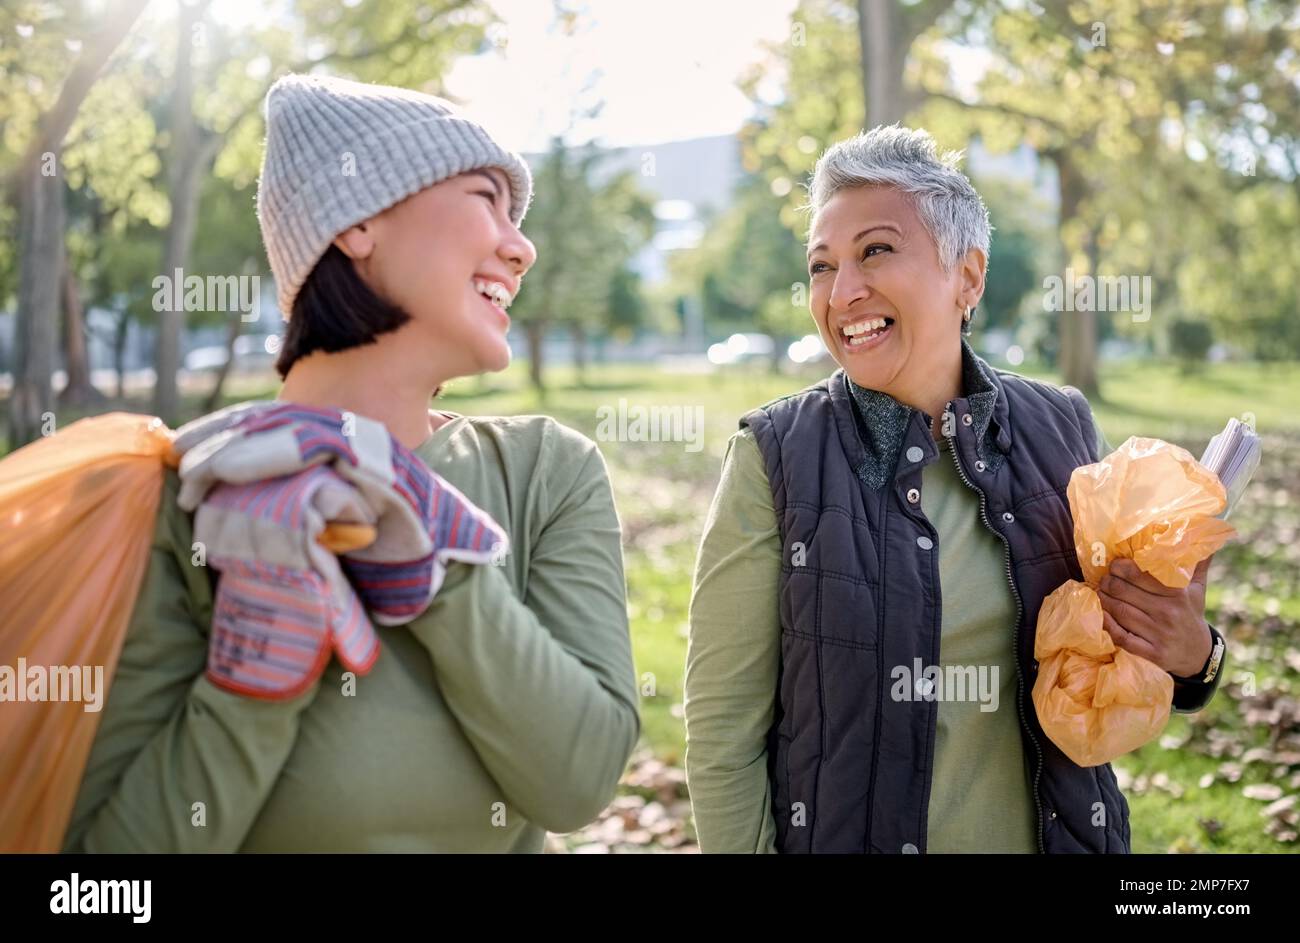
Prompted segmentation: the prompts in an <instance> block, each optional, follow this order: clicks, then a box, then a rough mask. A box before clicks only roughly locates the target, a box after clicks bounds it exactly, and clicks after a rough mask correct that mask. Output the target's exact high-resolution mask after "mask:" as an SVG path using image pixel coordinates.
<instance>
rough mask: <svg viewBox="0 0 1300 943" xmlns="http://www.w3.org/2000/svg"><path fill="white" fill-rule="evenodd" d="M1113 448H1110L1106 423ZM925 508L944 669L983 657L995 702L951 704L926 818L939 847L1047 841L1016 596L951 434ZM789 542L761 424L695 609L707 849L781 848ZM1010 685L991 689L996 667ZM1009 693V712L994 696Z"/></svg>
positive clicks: (739, 439)
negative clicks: (775, 733)
mask: <svg viewBox="0 0 1300 943" xmlns="http://www.w3.org/2000/svg"><path fill="white" fill-rule="evenodd" d="M1097 436H1098V447H1099V448H1100V449H1101V451H1100V453H1099V454H1101V455H1105V454H1107V453H1108V452H1110V451H1111V448H1110V445H1109V443H1107V442H1106V439H1105V436H1104V435H1103V434H1102V432H1101V429H1100V427H1098V429H1097ZM939 445H940V446H941V454H940V456H939V459H938V460H937V461H935V462H931V463H930V464H929V465H927V466H926V467H925V468H924V469H923V470H922V473H921V476H922V484H921V488H920V491H921V509H922V511H923V512H924V513H925V515H926V517H927V518H928V519H929V520H930V523H931V524H933V525H934V528H935V530H936V531H937V532H938V534H939V540H938V547H939V583H940V586H941V593H942V601H943V613H942V620H941V626H940V665H941V666H948V665H963V666H970V665H976V666H984V667H986V668H988V669H990V670H989V672H988V674H987V677H988V678H989V679H990V684H989V685H988V691H987V693H988V694H989V695H990V697H988V698H985V699H984V700H982V701H981V700H976V699H970V700H965V701H943V700H941V701H939V702H938V719H937V729H936V737H935V749H934V775H933V777H932V785H931V791H930V803H929V809H928V816H927V841H926V844H927V850H928V851H930V852H932V853H933V852H977V851H979V852H1026V853H1028V852H1033V851H1036V850H1037V840H1036V837H1035V834H1034V811H1033V802H1032V797H1031V790H1030V785H1029V775H1028V774H1029V768H1028V761H1027V758H1026V757H1025V755H1024V750H1023V747H1022V742H1021V739H1020V726H1019V723H1020V722H1019V717H1018V714H1017V710H1016V701H1015V698H1016V663H1015V653H1014V636H1015V632H1014V622H1015V604H1014V600H1013V598H1012V595H1011V588H1010V586H1009V585H1008V584H1007V579H1006V574H1005V571H1004V563H1003V559H1004V549H1003V546H1002V543H1001V541H1000V540H999V539H998V538H997V537H996V536H995V535H994V534H992V533H991V532H990V531H989V530H988V529H987V528H985V527H984V526H983V524H981V523H980V521H979V496H978V495H977V494H976V493H975V491H973V490H972V489H971V488H970V487H968V486H967V485H965V484H964V483H963V482H962V481H961V479H960V477H959V476H958V474H957V470H956V465H955V464H954V463H953V461H952V456H951V454H949V452H948V450H947V443H946V441H941V442H939ZM781 553H782V548H781V538H780V533H779V531H778V529H777V520H776V512H775V510H774V507H773V502H772V492H771V486H770V484H769V482H768V479H767V472H766V470H765V468H764V465H763V458H762V455H761V453H760V452H759V450H758V444H757V442H756V441H755V439H754V435H753V432H752V431H750V430H749V429H743V430H741V431H739V432H737V433H736V434H735V435H733V436H732V438H731V441H730V442H729V443H728V446H727V454H726V458H725V459H724V461H723V468H722V479H721V481H720V482H719V484H718V490H717V492H716V493H715V495H714V499H713V505H712V507H711V508H710V510H709V514H708V518H707V519H706V521H705V525H704V536H703V538H702V541H701V544H700V553H699V557H698V559H697V562H696V570H695V587H694V592H693V594H692V598H691V608H690V642H689V646H688V651H687V665H686V682H685V689H686V694H685V715H686V743H687V746H686V770H687V781H688V784H689V786H690V794H691V804H692V807H693V811H694V815H695V824H696V830H697V832H698V835H699V840H700V847H701V850H703V851H705V852H732V853H752V852H760V853H770V852H773V851H775V849H776V825H775V820H774V819H773V816H772V809H771V803H772V797H771V790H770V784H769V780H768V775H767V745H766V735H767V732H768V730H769V728H770V727H771V725H772V721H773V718H774V707H775V697H776V689H777V682H778V673H779V666H780V653H781V625H780V619H779V607H778V591H779V580H780V572H781ZM994 666H996V668H997V669H998V670H997V681H996V684H992V683H991V681H992V677H993V674H992V671H991V669H992V668H993V667H994ZM994 693H996V698H997V700H996V709H995V710H981V707H982V705H991V704H993V703H994V702H993V700H992V697H991V695H993V694H994Z"/></svg>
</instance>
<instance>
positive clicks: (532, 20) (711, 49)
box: [447, 0, 796, 151]
mask: <svg viewBox="0 0 1300 943" xmlns="http://www.w3.org/2000/svg"><path fill="white" fill-rule="evenodd" d="M489 5H490V6H491V7H492V8H493V9H495V10H496V11H497V14H498V15H499V16H500V18H501V19H502V20H503V21H504V26H503V28H502V30H501V35H502V37H503V38H504V40H505V42H504V45H502V46H499V47H498V48H497V49H495V50H493V51H491V52H488V53H486V54H484V55H481V56H474V57H471V58H465V59H462V60H460V61H459V62H458V63H457V64H456V66H455V67H454V68H453V69H452V71H451V73H450V74H449V75H448V77H447V89H448V91H449V92H450V93H451V94H452V95H454V96H456V97H457V99H458V100H460V101H462V102H463V103H464V105H465V108H466V110H467V111H469V112H470V113H472V114H473V115H474V116H475V118H477V119H478V120H480V121H482V122H483V123H484V124H485V125H487V126H488V127H490V128H491V129H492V132H493V134H494V135H496V136H498V137H499V138H501V139H502V143H503V144H505V145H506V146H508V147H511V148H514V149H517V150H523V151H541V150H545V149H546V146H547V144H548V142H549V140H550V138H551V136H552V135H555V134H563V133H565V131H566V129H567V128H568V127H569V125H570V116H571V113H572V111H573V110H574V108H575V104H576V105H581V104H590V103H595V102H597V101H600V100H603V101H604V103H605V107H604V110H603V111H602V112H601V113H600V115H599V116H598V117H597V118H596V119H595V121H594V122H590V123H587V124H583V125H579V126H578V127H577V129H576V130H575V132H574V139H575V141H579V142H580V141H584V140H589V139H592V138H597V139H599V140H600V141H601V142H602V143H604V144H606V145H610V146H622V145H629V144H657V143H660V142H663V141H673V140H682V139H685V138H693V137H701V136H704V135H711V134H729V133H732V132H734V131H736V130H737V129H739V128H740V126H741V125H742V124H743V123H744V121H745V119H746V118H747V117H748V116H749V114H750V111H751V106H750V102H749V100H748V99H747V98H746V97H745V96H744V95H743V94H741V92H740V91H739V89H738V88H737V87H736V80H737V78H738V77H739V76H740V75H741V73H742V72H743V71H744V70H745V69H746V68H747V67H748V66H749V65H751V64H753V63H754V62H756V61H759V60H760V59H761V58H762V51H761V49H760V48H759V44H760V43H761V42H763V41H766V40H772V41H781V40H783V39H785V38H786V37H787V36H788V35H789V30H790V14H791V12H792V11H793V10H794V8H795V5H796V0H656V2H654V3H644V2H633V0H587V2H586V3H585V5H584V7H585V13H586V15H584V16H583V17H582V18H581V20H580V24H579V27H578V30H577V32H576V34H575V35H574V36H565V35H563V34H562V33H561V32H560V30H559V29H557V28H555V27H553V26H552V20H553V7H552V4H551V3H550V2H548V0H489ZM584 89H585V90H584Z"/></svg>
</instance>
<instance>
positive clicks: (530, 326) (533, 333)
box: [524, 321, 546, 393]
mask: <svg viewBox="0 0 1300 943" xmlns="http://www.w3.org/2000/svg"><path fill="white" fill-rule="evenodd" d="M524 333H525V334H526V335H527V337H528V379H529V380H530V381H532V384H533V389H534V390H536V391H537V392H538V393H545V392H546V384H545V383H544V382H543V380H542V335H543V334H544V333H545V330H544V325H543V324H542V323H541V322H539V321H529V322H527V323H526V324H525V325H524Z"/></svg>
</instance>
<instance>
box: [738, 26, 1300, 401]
mask: <svg viewBox="0 0 1300 943" xmlns="http://www.w3.org/2000/svg"><path fill="white" fill-rule="evenodd" d="M875 6H878V4H876V3H874V0H862V2H861V3H856V2H852V0H803V2H801V3H800V4H799V6H798V7H797V9H796V10H795V12H794V13H793V15H792V17H791V34H790V36H789V37H788V38H787V40H786V41H784V42H781V43H777V44H773V45H772V46H770V47H769V48H768V49H767V52H766V56H765V58H764V59H763V60H762V61H760V62H759V63H757V64H756V65H755V67H754V68H753V70H752V71H751V72H750V73H749V74H747V75H746V76H745V77H744V79H743V81H742V87H743V88H744V89H745V91H746V92H747V93H748V94H749V96H750V97H751V99H752V100H753V101H754V102H755V105H756V107H757V110H758V114H757V117H756V118H755V120H754V121H753V122H751V124H750V125H749V126H748V127H747V128H746V129H745V130H744V131H743V132H742V140H743V142H744V160H745V166H746V169H747V170H748V171H750V172H751V173H755V174H757V175H759V176H761V177H762V178H764V179H765V180H767V181H769V182H771V183H773V184H774V185H775V186H776V187H777V188H778V189H779V190H781V191H783V192H785V193H786V194H787V196H786V198H785V200H784V201H783V205H782V218H783V220H784V221H785V223H786V225H787V226H788V227H790V228H791V230H792V232H795V233H798V234H799V235H800V236H802V234H803V231H804V228H805V227H806V221H805V220H804V219H802V218H800V216H799V214H798V213H797V212H796V207H797V206H798V204H799V203H800V202H802V200H803V197H804V193H803V191H802V188H801V187H799V186H798V184H799V183H802V182H803V181H805V180H806V179H807V176H808V174H809V172H810V171H811V169H812V166H813V164H814V162H815V160H816V157H817V156H818V154H820V153H821V152H822V151H823V150H824V149H825V148H826V147H827V146H829V145H830V144H832V143H834V142H835V141H838V140H841V139H843V138H846V137H849V136H851V135H853V134H856V133H857V132H858V131H859V130H861V129H862V128H863V127H864V125H865V124H866V123H867V121H866V115H867V110H868V109H867V105H866V101H867V99H868V98H869V97H870V96H871V94H872V93H871V89H870V83H871V77H872V75H877V74H878V73H877V72H873V70H872V68H871V63H870V62H867V61H864V55H865V56H866V57H867V58H869V57H870V54H871V51H872V50H873V48H876V51H877V53H878V45H879V44H878V43H875V42H873V41H872V40H873V37H872V35H871V34H870V28H871V26H872V22H873V21H870V20H869V19H868V18H870V17H873V16H878V15H879V14H880V11H878V10H873V9H871V8H873V7H875ZM897 6H899V7H900V8H902V9H901V10H899V11H893V12H891V13H889V14H888V15H889V16H892V17H895V18H897V17H900V16H901V17H902V18H903V20H904V21H905V22H904V27H905V28H903V29H902V32H901V33H899V29H900V27H899V23H898V22H893V24H892V26H890V29H892V30H893V31H894V33H898V35H902V36H903V37H904V38H905V39H906V40H907V42H908V43H909V44H910V45H908V47H907V48H906V49H899V50H897V51H896V52H894V53H892V54H891V59H893V60H896V62H895V63H894V66H892V67H896V68H898V70H899V71H900V72H901V74H902V77H903V81H902V82H901V83H900V84H899V85H898V88H897V90H896V92H895V93H893V94H895V95H896V97H898V98H899V100H900V101H901V103H902V106H903V107H904V109H905V113H906V115H907V119H908V123H909V124H911V125H912V126H917V127H924V128H926V129H927V130H929V131H930V132H931V133H932V134H934V136H935V138H936V139H937V140H938V142H939V143H940V146H941V147H945V148H963V147H966V146H968V144H969V143H970V142H971V141H973V140H977V141H979V142H980V144H981V145H982V146H983V147H984V149H985V150H987V151H989V152H992V153H994V154H997V153H1004V152H1007V151H1010V150H1012V149H1014V148H1016V147H1018V146H1020V145H1021V144H1028V145H1029V146H1030V147H1031V148H1033V150H1034V151H1035V152H1036V153H1037V155H1038V156H1039V158H1040V160H1042V161H1044V162H1046V163H1047V164H1048V165H1049V166H1050V168H1051V169H1052V171H1053V172H1054V177H1055V182H1056V203H1057V207H1056V221H1055V234H1054V235H1055V238H1054V239H1053V240H1051V242H1052V243H1054V245H1050V246H1042V245H1041V244H1040V245H1039V253H1038V254H1037V255H1038V257H1037V258H1036V259H1034V260H1033V263H1032V264H1031V265H1030V266H1029V268H1030V270H1033V271H1035V272H1037V273H1042V272H1044V271H1046V270H1051V269H1049V268H1048V267H1049V266H1051V267H1052V268H1053V269H1054V270H1055V271H1058V272H1059V271H1060V269H1061V268H1064V267H1066V266H1068V267H1069V268H1071V269H1072V270H1073V271H1074V272H1075V273H1076V274H1077V275H1086V274H1093V275H1111V274H1114V275H1150V276H1151V278H1152V282H1153V285H1154V288H1153V294H1154V295H1155V300H1154V315H1155V316H1153V317H1151V318H1150V319H1149V320H1147V321H1138V320H1136V319H1134V318H1131V317H1129V316H1128V315H1127V314H1114V313H1105V312H1078V311H1076V312H1069V313H1059V312H1058V313H1056V314H1055V315H1054V317H1053V319H1052V322H1051V323H1052V327H1053V328H1054V331H1055V333H1056V334H1057V335H1058V336H1057V341H1058V342H1059V347H1060V350H1061V366H1062V368H1063V370H1064V373H1065V377H1066V380H1067V382H1071V383H1074V384H1075V385H1077V386H1080V387H1081V388H1084V389H1085V390H1089V391H1091V392H1096V390H1097V383H1096V363H1095V361H1096V349H1097V340H1098V336H1099V327H1098V323H1097V321H1098V319H1106V320H1107V322H1108V323H1107V324H1104V325H1102V328H1101V330H1103V331H1105V330H1112V331H1116V332H1121V333H1125V334H1128V335H1132V336H1135V337H1139V338H1145V339H1148V340H1152V341H1154V342H1156V343H1158V344H1167V343H1168V337H1167V334H1168V331H1169V329H1170V325H1171V324H1172V323H1173V321H1174V320H1175V316H1177V317H1178V318H1182V319H1186V318H1193V319H1203V320H1205V321H1207V322H1208V323H1209V324H1210V325H1211V327H1212V329H1213V331H1214V333H1215V334H1216V335H1217V336H1219V337H1221V338H1224V339H1230V340H1231V341H1232V342H1233V343H1234V344H1237V345H1240V346H1242V347H1244V348H1245V351H1246V352H1247V353H1250V354H1259V353H1261V352H1264V351H1266V350H1268V351H1271V352H1272V355H1273V356H1286V357H1295V356H1300V343H1297V336H1296V335H1297V328H1296V323H1297V319H1296V314H1297V308H1298V305H1297V301H1298V299H1297V294H1296V292H1297V289H1296V279H1295V278H1294V274H1295V272H1296V271H1297V265H1296V262H1297V259H1296V255H1295V253H1296V249H1295V246H1296V244H1297V240H1295V239H1294V238H1293V236H1292V235H1291V234H1292V233H1293V232H1294V228H1293V227H1294V221H1295V211H1296V193H1297V186H1298V183H1297V181H1298V179H1300V178H1298V177H1297V171H1300V139H1298V138H1297V133H1296V130H1295V129H1296V128H1297V127H1300V122H1298V121H1297V119H1298V118H1300V115H1298V114H1297V111H1298V110H1300V94H1297V88H1298V83H1297V76H1298V75H1300V30H1297V29H1296V25H1297V24H1296V22H1295V7H1294V5H1293V4H1290V3H1282V2H1269V0H1263V2H1250V3H1245V2H1228V3H1221V2H1216V3H1210V2H1198V0H1147V2H1138V0H1105V2H1101V0H1097V2H1091V0H1070V2H1066V0H1018V2H1012V3H995V2H977V0H962V2H958V3H953V4H942V3H938V4H934V3H932V4H926V5H925V6H924V9H918V8H917V6H918V5H911V4H897ZM879 22H885V23H886V24H887V25H888V20H885V21H879ZM853 27H861V29H862V30H863V31H865V33H864V32H862V31H860V30H858V29H854V28H853ZM955 63H961V64H962V68H960V69H959V68H958V67H957V66H956V65H955ZM972 76H975V77H974V78H972ZM891 81H892V80H891ZM864 86H865V90H864ZM876 110H877V111H879V110H880V109H879V108H877V109H876ZM886 111H887V110H886ZM986 202H990V203H992V202H993V201H991V200H988V199H987V198H986ZM1266 208H1267V209H1266ZM994 224H995V226H997V225H998V223H997V220H995V221H994ZM1192 234H1196V237H1197V238H1195V239H1194V241H1190V240H1189V237H1190V236H1192ZM1002 237H1009V238H1010V241H1011V242H1012V243H1013V246H1012V247H1011V248H1012V252H1011V256H1012V258H1013V259H1014V260H1015V261H1014V262H1012V263H1011V264H1008V261H1007V260H1005V259H1004V260H1003V264H1002V265H998V264H997V262H998V256H999V255H1000V254H1002V253H1004V252H1005V251H1006V250H1007V249H1008V246H1006V245H1005V244H1003V245H999V244H998V243H999V239H1000V238H1002ZM1033 248H1034V240H1033V239H1032V238H1028V239H1027V237H1026V236H1024V235H1021V234H1017V233H1014V232H1012V233H1007V232H1003V233H1001V234H999V233H996V232H995V235H994V249H993V255H994V258H993V259H991V265H990V280H991V283H990V293H989V294H988V295H986V310H993V317H994V318H995V319H996V318H997V317H999V316H1000V311H1001V310H1002V309H1003V307H1004V306H1012V307H1014V304H1015V298H1016V297H1017V295H1018V293H1019V290H1020V286H1021V285H1022V284H1023V282H1024V274H1025V271H1026V268H1025V266H1024V264H1023V263H1024V262H1025V259H1026V251H1027V250H1032V249H1033ZM1004 277H1006V278H1010V279H1012V284H1011V285H1010V286H1007V285H1004V284H999V285H998V286H997V287H996V288H995V287H994V286H993V285H992V281H996V280H1000V279H1002V278H1004ZM1243 302H1247V303H1246V304H1243ZM991 306H996V310H994V309H993V308H992V307H991ZM1153 333H1155V334H1158V335H1159V336H1158V337H1152V335H1153Z"/></svg>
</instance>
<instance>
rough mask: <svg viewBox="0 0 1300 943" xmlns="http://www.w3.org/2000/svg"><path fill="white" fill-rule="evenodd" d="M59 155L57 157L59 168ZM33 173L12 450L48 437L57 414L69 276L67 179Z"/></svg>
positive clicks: (22, 229)
mask: <svg viewBox="0 0 1300 943" xmlns="http://www.w3.org/2000/svg"><path fill="white" fill-rule="evenodd" d="M58 159H59V152H58V151H54V152H52V159H51V163H50V164H49V165H47V166H51V167H54V168H57V166H58ZM41 170H42V164H41V163H40V162H37V163H33V164H32V166H31V167H30V168H28V170H27V173H26V175H25V176H24V178H23V180H22V182H21V184H20V187H21V190H20V196H19V201H20V203H19V211H18V215H19V223H18V242H19V246H20V248H19V276H18V318H17V324H16V332H15V333H16V337H15V340H16V344H15V345H14V347H15V350H14V371H13V374H14V386H13V391H12V392H11V393H10V396H9V448H10V449H17V448H21V447H22V446H24V445H26V444H27V443H29V442H31V441H33V440H34V439H36V438H37V436H39V435H40V434H41V433H42V430H43V426H44V427H45V429H47V430H48V428H49V426H45V423H46V420H47V419H49V418H51V417H52V416H53V414H54V388H53V385H52V383H51V378H50V375H51V374H52V373H53V372H54V359H55V350H56V348H57V338H58V333H57V326H58V317H59V286H60V273H61V272H62V271H63V266H64V257H65V251H64V246H63V226H64V204H63V178H62V177H61V176H59V175H58V173H57V171H56V172H54V173H51V174H49V175H46V174H43V173H41Z"/></svg>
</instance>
